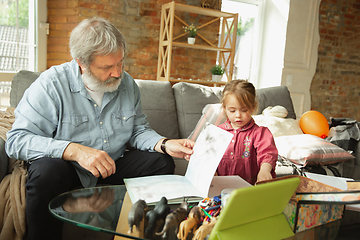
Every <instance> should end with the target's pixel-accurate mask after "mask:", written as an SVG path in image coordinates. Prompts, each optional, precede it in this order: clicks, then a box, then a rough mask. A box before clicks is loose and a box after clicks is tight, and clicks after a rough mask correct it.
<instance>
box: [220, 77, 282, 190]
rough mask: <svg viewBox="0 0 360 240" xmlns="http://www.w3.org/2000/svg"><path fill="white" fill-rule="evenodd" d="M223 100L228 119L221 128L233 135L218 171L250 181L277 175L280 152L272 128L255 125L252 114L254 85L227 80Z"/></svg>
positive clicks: (255, 106) (267, 178) (251, 182)
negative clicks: (276, 166) (276, 165)
mask: <svg viewBox="0 0 360 240" xmlns="http://www.w3.org/2000/svg"><path fill="white" fill-rule="evenodd" d="M221 103H222V107H223V109H224V112H225V114H226V116H227V120H226V122H225V123H223V124H221V125H220V126H219V127H220V128H222V129H224V130H226V131H228V132H230V133H232V134H234V137H233V139H232V141H231V142H230V144H229V146H228V148H227V150H226V152H225V154H224V156H223V158H222V160H221V162H220V164H219V166H218V169H217V174H218V175H219V176H225V175H239V176H240V177H241V178H243V179H245V180H246V181H248V182H249V183H250V184H255V183H256V182H259V181H264V180H269V179H272V178H274V177H275V171H274V169H275V164H276V161H277V156H278V151H277V149H276V146H275V142H274V138H273V136H272V134H271V132H270V131H269V129H268V128H266V127H260V126H258V125H256V124H255V122H254V120H253V118H252V116H251V115H252V114H253V113H255V112H256V110H257V102H256V94H255V88H254V86H253V85H252V84H251V83H250V82H247V81H244V80H233V81H231V82H229V83H227V84H226V85H225V87H224V90H223V96H222V100H221Z"/></svg>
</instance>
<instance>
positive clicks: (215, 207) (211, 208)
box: [205, 204, 221, 212]
mask: <svg viewBox="0 0 360 240" xmlns="http://www.w3.org/2000/svg"><path fill="white" fill-rule="evenodd" d="M220 206H221V205H220V204H219V205H216V206H214V207H208V208H206V209H205V211H207V212H208V211H210V210H213V209H217V208H219V207H220Z"/></svg>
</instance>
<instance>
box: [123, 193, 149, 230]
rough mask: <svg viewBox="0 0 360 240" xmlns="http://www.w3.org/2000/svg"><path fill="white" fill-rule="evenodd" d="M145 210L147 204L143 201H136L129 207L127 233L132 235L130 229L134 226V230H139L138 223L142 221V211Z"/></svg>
mask: <svg viewBox="0 0 360 240" xmlns="http://www.w3.org/2000/svg"><path fill="white" fill-rule="evenodd" d="M146 209H147V204H146V202H145V201H144V200H141V199H140V200H138V201H137V202H136V203H134V205H133V206H132V207H131V209H130V212H129V215H128V223H129V231H128V233H132V232H133V231H132V228H133V226H134V225H135V226H136V229H137V230H138V231H139V230H140V222H141V221H142V220H143V217H144V211H145V210H146Z"/></svg>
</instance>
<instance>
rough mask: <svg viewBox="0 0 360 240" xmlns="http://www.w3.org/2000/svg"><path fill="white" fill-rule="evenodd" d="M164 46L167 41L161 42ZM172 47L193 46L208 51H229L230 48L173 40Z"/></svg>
mask: <svg viewBox="0 0 360 240" xmlns="http://www.w3.org/2000/svg"><path fill="white" fill-rule="evenodd" d="M163 45H164V46H166V45H167V43H164V44H163ZM172 46H173V47H184V48H193V49H202V50H209V51H220V52H231V48H218V47H212V46H206V45H199V44H188V43H181V42H173V43H172Z"/></svg>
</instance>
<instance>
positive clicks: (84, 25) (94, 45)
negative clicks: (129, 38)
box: [69, 18, 125, 66]
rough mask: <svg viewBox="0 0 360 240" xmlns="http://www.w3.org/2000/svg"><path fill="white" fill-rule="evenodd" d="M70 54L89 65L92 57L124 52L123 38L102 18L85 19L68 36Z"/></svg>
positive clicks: (117, 30)
mask: <svg viewBox="0 0 360 240" xmlns="http://www.w3.org/2000/svg"><path fill="white" fill-rule="evenodd" d="M69 46H70V53H71V56H72V57H73V58H74V59H78V60H80V61H81V62H82V63H83V64H85V65H88V66H89V65H90V64H91V62H92V61H93V58H94V56H97V55H103V56H105V55H108V54H111V53H115V52H117V51H118V50H121V49H122V50H123V51H124V52H125V38H124V36H123V35H122V34H121V32H120V31H119V29H117V28H116V27H115V26H114V25H113V24H111V23H110V22H109V21H108V20H106V19H103V18H91V19H85V20H83V21H82V22H80V23H79V25H77V26H76V27H75V28H74V29H73V30H72V32H71V34H70V43H69Z"/></svg>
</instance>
